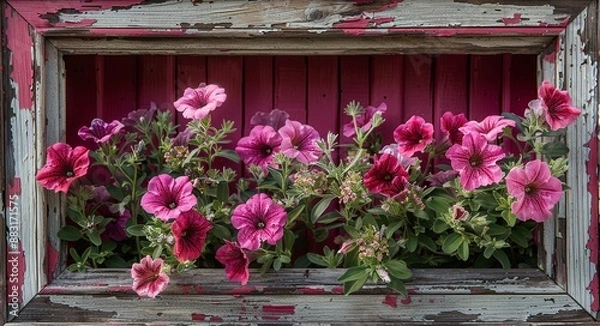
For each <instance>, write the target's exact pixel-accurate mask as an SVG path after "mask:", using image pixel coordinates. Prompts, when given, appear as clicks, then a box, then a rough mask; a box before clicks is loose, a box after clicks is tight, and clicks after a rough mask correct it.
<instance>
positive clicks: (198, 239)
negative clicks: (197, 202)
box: [171, 210, 212, 262]
mask: <svg viewBox="0 0 600 326" xmlns="http://www.w3.org/2000/svg"><path fill="white" fill-rule="evenodd" d="M211 229H212V225H211V224H210V222H209V221H208V220H207V219H206V217H204V216H202V215H201V214H200V213H198V212H196V211H195V210H189V211H187V212H185V213H181V215H180V216H179V217H178V218H177V219H176V220H175V222H173V225H172V226H171V232H172V233H173V237H175V246H173V254H174V255H175V258H177V260H178V261H180V262H185V261H188V260H196V259H198V257H200V255H201V254H202V250H203V249H204V243H205V242H206V235H207V234H208V231H210V230H211Z"/></svg>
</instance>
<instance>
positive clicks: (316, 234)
mask: <svg viewBox="0 0 600 326" xmlns="http://www.w3.org/2000/svg"><path fill="white" fill-rule="evenodd" d="M328 236H329V230H327V229H326V228H318V229H315V230H313V239H314V240H315V241H316V242H323V241H325V240H326V239H327V237H328Z"/></svg>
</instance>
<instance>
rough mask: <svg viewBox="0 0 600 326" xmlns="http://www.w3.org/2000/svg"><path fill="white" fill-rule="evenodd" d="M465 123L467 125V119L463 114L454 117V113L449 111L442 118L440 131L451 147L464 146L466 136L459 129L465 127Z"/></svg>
mask: <svg viewBox="0 0 600 326" xmlns="http://www.w3.org/2000/svg"><path fill="white" fill-rule="evenodd" d="M465 123H467V118H465V115H464V114H463V113H460V114H458V115H454V114H453V113H452V112H450V111H447V112H446V113H444V115H442V117H441V118H440V130H441V131H442V132H443V133H444V136H445V138H446V139H448V140H449V141H450V144H451V145H454V144H462V139H463V136H464V134H463V133H462V132H461V131H460V130H459V128H460V127H462V126H464V125H465Z"/></svg>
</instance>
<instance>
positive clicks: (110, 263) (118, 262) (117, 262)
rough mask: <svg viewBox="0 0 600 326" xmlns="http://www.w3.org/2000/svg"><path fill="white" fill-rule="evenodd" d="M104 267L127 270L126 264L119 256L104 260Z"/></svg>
mask: <svg viewBox="0 0 600 326" xmlns="http://www.w3.org/2000/svg"><path fill="white" fill-rule="evenodd" d="M104 265H105V266H106V267H108V268H128V267H130V266H129V264H127V262H126V261H125V260H124V259H123V258H121V257H120V256H117V255H113V256H110V257H108V258H106V259H105V260H104Z"/></svg>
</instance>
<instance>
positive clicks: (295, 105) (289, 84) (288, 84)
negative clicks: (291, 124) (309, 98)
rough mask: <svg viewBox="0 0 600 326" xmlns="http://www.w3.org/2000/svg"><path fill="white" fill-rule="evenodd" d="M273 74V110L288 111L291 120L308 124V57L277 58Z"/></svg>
mask: <svg viewBox="0 0 600 326" xmlns="http://www.w3.org/2000/svg"><path fill="white" fill-rule="evenodd" d="M273 72H274V74H275V85H274V94H273V96H274V105H273V108H274V109H280V110H284V111H286V112H287V113H289V114H290V119H291V120H297V121H300V122H301V123H306V121H307V110H306V91H307V85H306V57H303V56H288V57H275V63H274V67H273Z"/></svg>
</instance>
